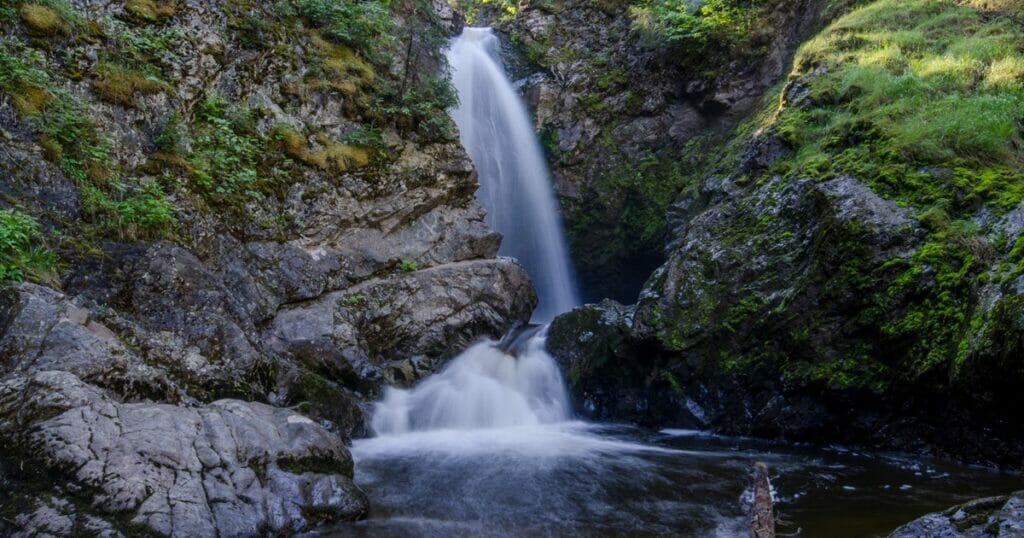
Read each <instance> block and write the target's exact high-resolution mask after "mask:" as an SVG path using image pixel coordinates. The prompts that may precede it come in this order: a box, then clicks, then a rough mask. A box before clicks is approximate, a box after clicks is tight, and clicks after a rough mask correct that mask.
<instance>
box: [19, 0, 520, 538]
mask: <svg viewBox="0 0 1024 538" xmlns="http://www.w3.org/2000/svg"><path fill="white" fill-rule="evenodd" d="M0 29H2V36H0V66H2V69H0V137H2V139H3V142H2V144H0V171H2V173H0V188H2V192H3V196H2V201H0V205H2V210H0V246H2V249H3V250H2V252H0V269H2V272H3V277H4V278H8V279H13V281H15V282H13V283H9V284H5V285H4V289H3V291H2V299H0V327H2V331H0V349H2V351H0V439H2V443H0V444H2V445H3V447H4V448H3V458H2V461H3V464H2V465H0V479H2V480H3V483H4V487H3V488H2V489H3V490H4V491H3V493H0V507H2V508H0V509H2V511H3V518H2V519H0V532H2V533H4V534H9V533H15V534H19V533H24V534H33V533H37V532H44V533H50V534H57V535H61V534H65V535H67V534H97V533H99V534H112V535H117V534H118V533H123V534H132V535H134V534H139V533H142V534H145V533H159V534H172V535H181V536H199V535H213V534H220V535H246V534H254V533H266V534H278V533H288V532H295V531H301V530H304V529H308V528H311V527H312V526H315V525H317V524H320V523H323V522H328V521H336V520H348V519H354V518H359V517H361V516H363V515H364V514H365V513H366V510H367V506H366V500H365V497H364V496H363V495H362V493H361V492H360V491H359V490H358V488H356V487H355V486H354V485H353V483H352V480H351V478H352V464H351V459H350V456H349V454H348V451H347V449H346V447H345V442H346V441H347V440H348V438H349V436H351V435H353V434H359V433H360V432H361V431H362V430H363V411H362V409H361V406H362V405H363V404H364V403H366V402H369V401H372V399H374V398H375V397H376V396H377V394H378V391H379V390H380V388H381V386H382V385H383V384H384V383H385V382H386V383H394V384H399V385H402V384H408V383H411V382H413V381H414V380H416V379H418V378H420V377H422V376H424V375H427V374H429V373H430V372H432V371H434V370H435V369H436V368H437V367H438V366H439V365H441V364H443V362H444V361H445V360H446V359H447V358H450V357H451V356H452V355H453V354H454V353H455V352H457V351H459V350H461V349H462V348H463V347H464V346H465V345H466V344H467V343H469V342H471V341H473V340H475V339H476V338H479V337H482V336H487V335H490V336H499V335H501V334H502V333H503V332H504V331H505V330H507V329H508V328H509V327H511V326H513V325H516V324H519V323H522V322H525V321H526V320H527V319H528V318H529V315H530V312H531V310H532V308H533V305H534V304H535V298H534V295H533V290H532V286H531V285H530V282H529V279H528V277H527V276H526V274H525V272H524V271H523V270H522V268H521V267H520V266H519V265H518V264H517V263H516V262H514V261H512V260H508V259H497V258H496V252H497V248H498V245H499V243H500V237H499V236H498V235H497V234H496V233H494V232H493V231H492V230H490V229H488V227H487V226H486V225H485V223H484V220H483V210H482V209H481V208H480V207H479V205H478V204H477V202H476V201H475V198H474V192H475V190H476V187H477V183H476V176H475V174H474V171H473V168H472V165H471V163H470V162H469V159H468V158H467V156H466V155H465V153H464V151H463V150H462V148H461V147H460V146H459V145H458V143H457V139H456V137H455V133H454V129H453V126H452V125H451V123H450V121H449V120H448V118H447V115H446V114H445V112H444V110H445V108H446V107H447V106H449V105H450V104H451V102H452V99H453V98H454V97H453V94H452V90H451V88H450V85H449V84H448V82H447V80H446V79H445V78H444V77H440V76H438V75H437V74H438V73H442V72H443V71H442V70H441V69H440V66H441V61H442V59H441V57H440V54H439V49H440V47H441V45H442V43H443V42H444V40H445V39H446V38H447V36H448V35H450V34H451V33H452V32H453V31H454V29H455V26H454V22H453V20H452V12H451V10H450V9H449V8H447V6H446V5H444V4H438V5H435V4H432V3H430V2H424V1H421V0H401V1H396V2H393V3H391V4H390V6H389V5H388V4H387V3H381V2H372V1H371V2H363V3H357V4H352V3H344V2H342V3H338V2H321V1H316V0H297V1H290V2H289V1H283V2H276V3H264V2H247V1H241V0H223V1H214V0H183V1H178V2H152V1H149V0H126V1H119V2H106V1H104V2H99V1H89V0H81V1H79V0H75V1H70V2H66V1H64V0H39V1H23V0H6V1H4V2H2V3H0ZM17 281H22V282H20V283H18V282H17Z"/></svg>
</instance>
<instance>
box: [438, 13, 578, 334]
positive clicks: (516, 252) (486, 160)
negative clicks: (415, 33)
mask: <svg viewBox="0 0 1024 538" xmlns="http://www.w3.org/2000/svg"><path fill="white" fill-rule="evenodd" d="M447 55H448V62H449V63H450V64H451V67H452V82H453V83H454V84H455V89H456V90H457V91H458V95H459V106H458V107H457V108H455V109H454V110H452V111H451V115H452V119H454V120H455V123H456V125H458V127H459V138H460V140H461V141H462V145H463V146H464V147H465V148H466V151H467V152H468V153H469V156H470V158H471V159H472V160H473V164H474V165H475V166H476V169H477V172H478V173H479V174H480V190H479V191H478V192H477V198H479V200H480V203H481V204H483V206H484V207H485V208H486V209H487V220H488V224H490V225H491V227H492V228H494V229H495V230H497V231H498V232H501V234H502V235H503V236H504V240H503V241H502V243H501V251H500V253H501V254H502V255H506V256H512V257H514V258H516V259H518V260H519V262H520V263H522V264H523V267H525V268H526V271H527V272H528V273H529V274H530V278H531V279H532V280H533V284H534V287H535V288H536V289H537V297H538V298H539V300H540V303H539V304H538V306H537V309H536V310H535V311H534V313H533V320H534V321H535V322H538V323H546V322H549V321H551V320H552V319H553V318H554V317H555V316H557V315H558V314H561V313H563V312H567V311H569V310H571V309H572V308H574V307H576V306H578V305H579V297H578V295H577V291H576V283H575V282H574V279H573V271H572V267H571V264H570V262H569V255H568V251H567V250H566V247H565V235H564V233H563V230H562V219H561V217H560V215H559V212H558V204H557V202H556V201H555V196H554V193H553V192H552V188H551V178H550V173H549V172H548V166H547V162H546V161H545V159H544V154H543V152H542V151H541V147H540V144H539V143H538V142H537V137H536V135H535V134H534V131H533V126H532V125H531V124H530V117H529V115H528V114H527V112H526V106H525V105H524V104H523V102H522V100H521V99H520V97H519V94H518V93H516V90H515V88H513V86H512V82H511V81H510V80H509V79H508V76H506V75H505V69H504V68H503V67H502V64H501V59H500V57H499V56H498V38H497V37H496V36H495V35H494V32H493V31H492V30H491V29H490V28H466V29H464V30H463V32H462V35H461V36H460V37H459V38H458V39H456V40H455V41H454V42H453V43H452V45H451V47H450V48H449V49H448V53H447Z"/></svg>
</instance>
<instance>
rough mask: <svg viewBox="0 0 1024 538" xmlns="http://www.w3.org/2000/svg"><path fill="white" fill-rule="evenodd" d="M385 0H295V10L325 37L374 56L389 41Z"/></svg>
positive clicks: (387, 4) (386, 2) (389, 27)
mask: <svg viewBox="0 0 1024 538" xmlns="http://www.w3.org/2000/svg"><path fill="white" fill-rule="evenodd" d="M389 4H390V2H389V1H388V0H363V1H350V0H298V1H297V2H296V4H295V7H296V11H297V12H298V14H299V15H300V16H302V17H303V18H304V19H306V20H307V21H308V22H309V23H310V24H311V25H313V26H314V27H317V28H320V29H321V30H322V31H323V33H324V36H326V37H327V38H328V39H331V40H333V41H335V42H337V43H341V44H344V45H348V46H350V47H352V48H354V49H358V50H360V51H362V52H363V53H365V54H367V55H368V57H370V58H377V56H375V54H376V53H377V52H378V51H380V50H381V49H383V48H384V45H386V44H387V43H388V42H389V41H390V40H391V36H390V32H391V29H392V23H391V17H390V14H389V13H388V6H389Z"/></svg>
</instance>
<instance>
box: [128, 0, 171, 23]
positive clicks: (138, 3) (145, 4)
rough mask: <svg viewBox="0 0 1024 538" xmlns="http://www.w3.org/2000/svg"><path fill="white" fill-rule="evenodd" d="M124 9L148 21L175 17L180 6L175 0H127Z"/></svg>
mask: <svg viewBox="0 0 1024 538" xmlns="http://www.w3.org/2000/svg"><path fill="white" fill-rule="evenodd" d="M124 10H125V11H126V12H128V13H129V14H131V15H132V16H133V17H135V18H138V19H141V20H144V21H147V22H156V21H159V20H160V19H163V18H166V17H173V16H174V14H175V13H176V12H177V11H178V6H177V4H176V3H175V2H166V1H161V2H156V1H155V0H127V1H126V2H125V4H124Z"/></svg>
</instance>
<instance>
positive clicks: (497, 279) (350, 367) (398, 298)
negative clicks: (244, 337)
mask: <svg viewBox="0 0 1024 538" xmlns="http://www.w3.org/2000/svg"><path fill="white" fill-rule="evenodd" d="M534 305H536V296H535V294H534V291H533V287H532V285H531V284H530V280H529V277H528V276H527V274H526V271H525V270H524V269H523V268H522V266H520V265H519V264H518V263H517V262H515V261H514V260H511V259H500V260H496V261H492V260H477V261H468V262H459V263H454V264H447V265H441V266H437V267H433V268H430V269H425V270H421V271H414V272H408V273H398V274H395V275H392V276H390V277H389V278H384V279H376V280H370V281H367V282H364V283H362V284H359V285H356V286H353V287H351V288H348V289H346V290H344V291H339V292H334V293H329V294H327V295H324V296H323V297H321V298H319V299H318V300H316V301H314V302H311V303H308V304H303V305H300V306H297V307H294V308H287V309H282V310H281V311H280V312H279V313H278V315H277V316H276V317H275V318H274V322H273V325H272V326H271V328H270V330H269V331H268V332H267V335H266V340H267V342H268V346H269V347H270V348H271V349H272V350H274V351H276V352H278V353H279V354H282V355H283V356H286V357H288V358H290V359H292V360H294V361H296V362H298V363H299V364H302V365H304V366H306V367H307V368H310V369H312V370H315V371H318V372H322V373H324V374H325V375H327V376H328V377H332V378H335V379H342V380H350V381H351V382H352V383H353V384H354V385H356V386H359V387H360V388H362V389H364V390H367V391H369V392H371V393H373V392H375V387H380V386H381V384H382V383H381V382H382V381H387V382H389V383H399V384H408V383H411V382H413V381H415V380H416V379H419V378H420V377H423V376H424V375H429V374H430V373H431V372H433V371H434V370H435V369H436V368H437V366H439V365H440V364H441V361H443V360H444V359H448V358H450V357H452V356H454V355H455V354H457V353H458V352H459V351H461V350H462V349H464V348H465V347H466V346H467V345H469V344H470V343H472V342H473V341H474V340H476V339H478V338H480V337H481V336H491V337H499V336H501V335H502V334H504V332H505V331H507V330H508V329H510V328H511V327H512V325H514V324H522V323H526V322H527V321H528V320H529V318H530V312H531V311H532V309H533V306H534Z"/></svg>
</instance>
